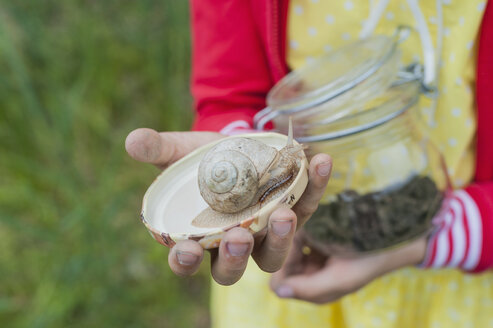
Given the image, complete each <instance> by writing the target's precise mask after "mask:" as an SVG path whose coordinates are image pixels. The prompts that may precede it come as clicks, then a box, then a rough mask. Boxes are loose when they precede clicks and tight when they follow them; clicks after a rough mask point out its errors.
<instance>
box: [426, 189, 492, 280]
mask: <svg viewBox="0 0 493 328" xmlns="http://www.w3.org/2000/svg"><path fill="white" fill-rule="evenodd" d="M444 205H445V206H444V208H443V211H442V212H441V213H440V215H438V216H437V217H436V218H435V219H434V222H433V223H434V226H435V231H434V233H433V234H432V235H431V237H430V239H429V242H428V249H427V252H426V258H425V260H424V262H423V264H422V266H423V267H427V268H443V267H451V268H460V269H462V270H465V271H469V272H480V271H484V270H486V269H489V268H491V267H492V266H493V182H490V183H483V184H473V185H471V186H469V187H467V188H466V189H464V190H456V191H454V192H453V193H452V194H451V195H449V197H447V199H446V200H445V204H444Z"/></svg>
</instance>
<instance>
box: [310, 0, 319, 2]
mask: <svg viewBox="0 0 493 328" xmlns="http://www.w3.org/2000/svg"><path fill="white" fill-rule="evenodd" d="M319 1H320V0H312V2H313V3H317V2H319Z"/></svg>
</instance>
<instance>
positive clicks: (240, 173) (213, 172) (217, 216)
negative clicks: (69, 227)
mask: <svg viewBox="0 0 493 328" xmlns="http://www.w3.org/2000/svg"><path fill="white" fill-rule="evenodd" d="M304 156H305V155H304V152H303V146H301V145H299V144H296V145H295V144H294V143H293V138H292V132H291V129H290V134H289V136H288V141H287V144H286V146H285V147H283V148H282V149H280V150H277V149H276V148H274V147H271V146H269V145H267V144H265V143H263V142H262V141H258V140H254V139H251V138H245V137H232V138H226V139H225V140H224V141H222V142H220V143H218V144H217V145H216V146H214V147H213V148H212V149H210V150H209V151H208V152H207V153H206V154H205V156H204V157H203V158H202V160H201V162H200V165H199V171H198V184H199V190H200V194H201V195H202V198H203V199H204V200H205V201H206V202H207V204H208V205H209V206H210V208H209V209H207V210H206V211H204V212H203V213H201V214H200V215H199V216H198V217H197V218H196V219H195V220H194V221H193V223H192V224H193V225H195V226H210V225H211V224H212V225H215V224H216V223H217V224H218V225H221V224H225V221H226V222H227V221H238V220H240V218H241V217H244V216H248V215H249V214H251V213H253V212H254V211H256V210H258V209H259V208H261V207H262V205H263V204H265V203H267V202H268V201H269V200H271V199H273V197H275V196H276V195H280V194H281V193H282V192H283V191H284V190H286V189H287V187H288V186H289V185H290V184H291V182H292V181H293V180H294V178H295V177H296V176H297V174H298V172H299V170H300V165H301V161H302V160H303V159H304V158H305V157H304ZM216 221H218V222H216ZM214 222H216V223H214Z"/></svg>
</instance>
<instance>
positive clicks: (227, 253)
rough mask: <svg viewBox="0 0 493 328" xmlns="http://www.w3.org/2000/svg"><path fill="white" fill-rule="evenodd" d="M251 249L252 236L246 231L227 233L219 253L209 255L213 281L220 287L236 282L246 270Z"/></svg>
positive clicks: (238, 230)
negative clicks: (210, 256)
mask: <svg viewBox="0 0 493 328" xmlns="http://www.w3.org/2000/svg"><path fill="white" fill-rule="evenodd" d="M252 249H253V236H252V234H251V233H250V232H248V230H246V229H243V228H234V229H231V230H230V231H228V232H227V233H226V234H225V235H224V237H223V239H222V241H221V244H220V245H219V251H218V252H217V253H212V254H211V255H212V268H211V273H212V277H213V278H214V280H215V281H216V282H217V283H219V284H221V285H232V284H234V283H235V282H237V281H238V280H239V279H240V278H241V276H242V275H243V272H244V271H245V269H246V266H247V263H248V257H249V256H250V253H251V252H252Z"/></svg>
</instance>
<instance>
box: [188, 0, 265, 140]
mask: <svg viewBox="0 0 493 328" xmlns="http://www.w3.org/2000/svg"><path fill="white" fill-rule="evenodd" d="M191 10H192V11H191V20H192V42H193V45H192V49H193V52H192V77H191V79H192V82H191V83H192V95H193V97H194V100H195V110H196V116H195V121H194V124H193V129H194V130H209V131H220V130H221V129H223V128H224V127H225V126H226V125H227V124H229V123H231V122H233V121H243V122H246V123H247V124H248V125H249V126H250V127H251V126H252V117H253V115H254V114H255V113H256V112H257V111H258V110H260V109H262V108H263V107H264V105H265V97H266V95H267V92H268V91H269V89H270V88H271V87H272V85H273V80H272V78H271V74H270V71H269V65H268V62H267V58H266V54H265V51H264V48H263V45H262V40H261V37H260V35H259V30H258V27H257V26H256V23H255V20H254V17H253V13H252V8H251V3H250V1H245V0H228V1H223V0H192V2H191Z"/></svg>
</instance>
